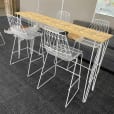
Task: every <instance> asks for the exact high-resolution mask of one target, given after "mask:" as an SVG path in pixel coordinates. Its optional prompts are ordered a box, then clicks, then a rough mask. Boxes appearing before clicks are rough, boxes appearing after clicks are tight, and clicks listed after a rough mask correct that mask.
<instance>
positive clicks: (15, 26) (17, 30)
mask: <svg viewBox="0 0 114 114" xmlns="http://www.w3.org/2000/svg"><path fill="white" fill-rule="evenodd" d="M7 19H8V23H9V26H10V30H11V31H12V32H13V33H14V34H15V35H17V36H20V37H22V38H24V37H25V35H27V33H26V31H25V29H24V27H23V26H22V23H21V18H19V17H15V16H13V15H7Z"/></svg>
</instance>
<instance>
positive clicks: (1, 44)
mask: <svg viewBox="0 0 114 114" xmlns="http://www.w3.org/2000/svg"><path fill="white" fill-rule="evenodd" d="M0 36H1V39H2V42H3V43H1V44H0V46H3V45H5V41H4V38H3V36H2V34H1V32H0Z"/></svg>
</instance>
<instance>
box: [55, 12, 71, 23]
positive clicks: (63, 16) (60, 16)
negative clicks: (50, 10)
mask: <svg viewBox="0 0 114 114" xmlns="http://www.w3.org/2000/svg"><path fill="white" fill-rule="evenodd" d="M57 18H58V19H60V20H64V21H67V22H70V18H71V16H70V12H68V11H65V10H60V11H58V12H57Z"/></svg>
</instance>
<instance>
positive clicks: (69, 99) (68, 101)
mask: <svg viewBox="0 0 114 114" xmlns="http://www.w3.org/2000/svg"><path fill="white" fill-rule="evenodd" d="M77 61H78V59H77V58H76V61H75V65H74V69H73V74H72V78H71V81H70V86H69V89H68V94H67V99H66V103H65V108H67V106H68V105H69V104H70V102H71V101H72V100H73V98H74V97H75V95H76V94H77V92H78V90H79V82H80V76H79V78H78V79H77V80H75V82H73V79H74V75H75V69H76V64H77ZM76 83H78V89H77V90H76V91H75V93H74V94H73V96H72V97H71V98H69V96H70V92H71V89H72V87H73V86H74V85H75V84H76Z"/></svg>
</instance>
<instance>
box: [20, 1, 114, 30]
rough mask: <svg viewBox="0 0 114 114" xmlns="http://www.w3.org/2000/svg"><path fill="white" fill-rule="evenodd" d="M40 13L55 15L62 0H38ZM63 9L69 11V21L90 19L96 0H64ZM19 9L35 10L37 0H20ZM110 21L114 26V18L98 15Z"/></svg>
mask: <svg viewBox="0 0 114 114" xmlns="http://www.w3.org/2000/svg"><path fill="white" fill-rule="evenodd" d="M39 1H40V8H39V9H40V13H43V14H45V15H48V16H52V17H56V13H57V11H58V10H60V9H61V1H62V0H39ZM64 1H65V3H64V9H65V10H67V11H69V12H70V13H71V21H73V20H74V19H77V20H82V21H89V22H90V21H91V20H92V16H93V13H94V9H95V5H96V1H97V0H64ZM20 10H21V11H34V12H37V0H20ZM99 17H100V18H101V17H102V19H107V20H109V21H110V22H111V27H113V28H114V21H113V20H114V18H112V17H108V16H99Z"/></svg>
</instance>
